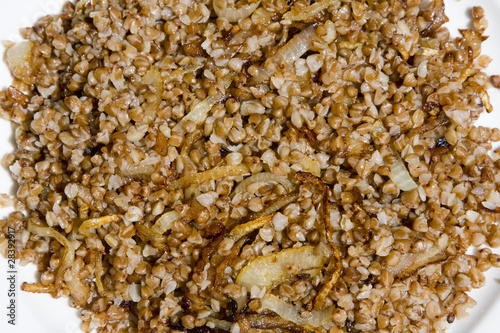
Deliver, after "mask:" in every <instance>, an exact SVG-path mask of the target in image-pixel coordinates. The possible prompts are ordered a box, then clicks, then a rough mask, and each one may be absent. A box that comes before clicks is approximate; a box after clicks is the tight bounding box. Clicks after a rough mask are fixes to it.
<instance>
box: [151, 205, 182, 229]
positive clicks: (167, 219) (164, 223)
mask: <svg viewBox="0 0 500 333" xmlns="http://www.w3.org/2000/svg"><path fill="white" fill-rule="evenodd" d="M180 218H181V214H179V213H177V212H176V211H175V210H173V211H170V212H167V213H165V214H163V215H162V216H160V217H159V218H158V220H156V222H155V224H154V225H153V227H152V228H151V231H153V232H155V233H157V234H160V235H162V234H164V233H165V232H167V231H168V230H170V229H171V228H172V223H174V222H175V221H177V220H179V219H180Z"/></svg>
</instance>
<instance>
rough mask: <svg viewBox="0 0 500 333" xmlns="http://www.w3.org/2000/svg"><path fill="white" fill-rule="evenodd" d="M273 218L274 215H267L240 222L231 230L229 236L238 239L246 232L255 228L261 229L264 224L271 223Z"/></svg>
mask: <svg viewBox="0 0 500 333" xmlns="http://www.w3.org/2000/svg"><path fill="white" fill-rule="evenodd" d="M272 219H273V216H272V215H267V216H264V217H259V218H257V219H255V220H252V221H250V222H247V223H243V224H239V225H237V226H236V227H234V228H233V230H231V232H230V233H229V237H231V238H232V239H234V240H235V241H237V240H239V239H240V238H241V237H243V236H245V235H246V234H249V233H251V232H252V231H254V230H257V229H260V228H262V227H263V226H265V225H268V224H269V223H271V220H272Z"/></svg>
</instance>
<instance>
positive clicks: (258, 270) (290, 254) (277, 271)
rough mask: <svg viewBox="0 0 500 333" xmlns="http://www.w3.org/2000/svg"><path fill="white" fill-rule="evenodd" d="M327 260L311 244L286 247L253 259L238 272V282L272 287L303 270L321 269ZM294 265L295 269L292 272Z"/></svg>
mask: <svg viewBox="0 0 500 333" xmlns="http://www.w3.org/2000/svg"><path fill="white" fill-rule="evenodd" d="M325 261H326V258H325V257H322V256H320V255H319V254H318V251H317V249H316V247H314V246H311V245H308V246H303V247H299V248H290V249H285V250H281V251H279V252H276V253H272V254H269V255H266V256H260V257H257V258H255V259H253V260H251V261H250V262H249V263H248V264H247V265H246V266H245V267H244V268H243V269H242V270H241V272H240V273H239V274H238V277H237V279H236V283H237V284H240V285H243V286H245V287H247V288H251V287H252V286H258V287H266V288H272V287H273V286H275V285H277V284H280V283H282V282H285V281H289V280H290V279H291V278H292V277H293V276H294V275H296V274H299V273H301V272H304V271H308V270H317V269H321V268H322V267H323V266H324V264H325ZM292 266H294V270H293V271H292V273H291V271H290V267H292Z"/></svg>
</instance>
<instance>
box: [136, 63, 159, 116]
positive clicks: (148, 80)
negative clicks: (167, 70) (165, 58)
mask: <svg viewBox="0 0 500 333" xmlns="http://www.w3.org/2000/svg"><path fill="white" fill-rule="evenodd" d="M142 84H145V85H148V86H150V87H153V89H154V94H155V96H156V100H155V101H154V102H153V103H149V102H146V105H145V107H144V118H143V119H142V121H141V125H142V124H151V122H153V120H154V119H155V116H156V112H157V111H158V108H159V107H160V103H161V95H162V94H163V78H162V77H161V73H160V71H159V69H158V67H156V66H151V68H150V69H149V70H148V71H147V73H146V75H144V76H143V77H142Z"/></svg>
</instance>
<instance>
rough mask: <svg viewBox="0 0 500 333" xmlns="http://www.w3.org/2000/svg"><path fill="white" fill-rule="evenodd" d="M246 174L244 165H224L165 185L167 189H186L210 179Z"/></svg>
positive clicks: (246, 170) (246, 169)
mask: <svg viewBox="0 0 500 333" xmlns="http://www.w3.org/2000/svg"><path fill="white" fill-rule="evenodd" d="M248 172H249V171H248V168H247V166H246V165H244V164H238V165H225V166H220V167H215V168H213V169H210V170H207V171H204V172H199V173H195V174H190V175H187V176H184V177H181V178H179V179H176V180H174V181H172V182H171V183H170V184H167V187H168V188H169V189H178V188H187V187H189V186H191V185H201V184H203V183H206V182H208V181H210V180H212V179H221V178H224V177H234V176H241V175H244V174H246V173H248Z"/></svg>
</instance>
